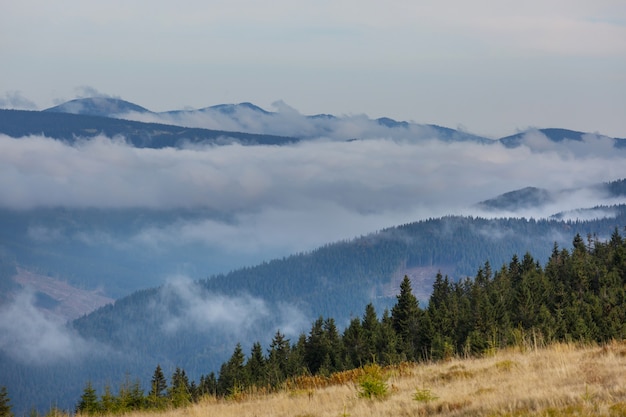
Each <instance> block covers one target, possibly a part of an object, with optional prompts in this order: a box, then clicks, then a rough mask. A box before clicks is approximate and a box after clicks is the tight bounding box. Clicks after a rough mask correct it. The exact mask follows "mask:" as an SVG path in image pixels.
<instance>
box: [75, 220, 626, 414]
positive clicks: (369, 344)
mask: <svg viewBox="0 0 626 417" xmlns="http://www.w3.org/2000/svg"><path fill="white" fill-rule="evenodd" d="M625 337H626V240H624V238H623V237H622V235H621V234H620V233H619V231H618V229H617V228H616V229H615V230H614V232H613V234H612V235H611V237H610V239H609V240H608V241H606V242H603V241H600V240H598V239H591V238H589V239H587V240H585V239H583V238H582V237H581V236H580V235H576V236H575V237H574V239H573V244H572V249H571V250H568V249H565V248H559V247H558V246H557V245H554V246H553V248H552V252H551V255H550V258H549V260H548V261H547V262H546V263H545V266H542V265H541V264H540V262H538V261H537V260H535V259H534V258H533V256H532V255H531V254H530V253H526V254H525V255H523V257H522V258H521V259H520V258H519V257H518V256H517V255H514V256H513V257H512V258H511V259H510V261H509V262H508V264H505V265H502V267H500V268H498V269H495V270H494V269H493V268H492V267H491V265H490V264H489V262H485V264H484V265H483V266H482V267H481V268H479V269H478V272H477V273H476V275H475V276H474V278H473V279H470V278H467V279H464V280H461V281H458V282H453V281H451V280H450V279H449V277H447V276H445V277H444V276H442V275H441V274H437V277H436V279H435V282H434V285H433V291H432V295H431V296H430V299H429V302H428V304H427V305H425V306H424V307H420V305H419V303H418V301H417V299H416V298H415V296H414V294H413V292H412V287H411V282H410V280H409V279H408V277H405V278H404V279H403V281H402V283H401V287H400V293H399V294H398V296H397V297H396V302H395V304H394V305H393V307H392V308H391V310H385V311H384V313H383V314H382V316H380V315H379V314H377V312H376V310H375V308H374V306H373V305H372V304H368V305H367V306H366V307H365V311H364V313H363V315H362V317H354V318H353V319H352V320H351V321H350V324H349V325H348V326H347V327H346V328H345V329H344V330H343V331H341V330H340V329H339V328H338V326H337V324H336V321H335V320H334V319H333V318H324V317H321V316H320V317H319V318H318V319H317V320H315V322H314V323H313V325H312V326H311V328H310V330H309V332H308V333H302V334H300V336H299V337H298V338H297V339H294V340H289V339H287V338H285V335H284V334H282V333H280V332H276V333H275V335H274V337H273V338H272V340H271V343H269V349H268V350H267V354H265V353H264V349H263V348H262V345H261V343H259V342H257V343H255V344H254V345H253V346H252V348H251V350H250V354H249V355H248V356H247V357H246V355H245V353H244V351H243V350H242V346H241V344H237V345H236V346H235V348H234V351H233V353H232V355H231V357H230V359H228V361H226V362H224V363H223V364H222V365H221V367H220V370H219V373H218V374H215V373H214V372H210V373H208V374H206V375H203V376H202V377H200V379H199V382H195V381H193V380H190V379H189V377H188V376H187V373H186V372H185V370H184V369H182V368H180V367H177V368H176V370H175V371H174V373H173V374H172V377H171V386H170V387H169V388H168V386H167V383H166V379H165V377H164V374H163V371H162V369H161V367H160V366H158V365H157V367H156V369H155V371H154V373H153V376H152V383H151V385H150V389H149V391H148V393H147V395H144V394H143V390H142V389H141V387H140V385H139V383H134V385H133V384H130V385H129V384H128V383H126V385H122V387H126V388H125V389H123V390H122V391H121V393H120V397H117V398H116V397H115V396H113V398H111V395H110V394H109V397H107V398H108V402H107V403H106V404H105V403H103V402H102V401H99V400H98V398H97V397H96V396H95V389H94V388H93V386H92V385H91V383H87V385H86V388H85V389H84V392H83V396H82V397H81V400H80V402H77V404H78V409H79V410H81V411H83V412H86V413H88V414H92V413H97V412H100V411H105V412H109V413H111V412H113V413H121V412H125V411H128V410H129V409H143V408H162V407H165V406H167V405H170V406H174V407H178V406H183V405H186V404H189V403H191V402H193V401H197V400H198V399H199V398H201V397H202V396H204V395H215V396H220V397H224V396H236V395H240V394H241V393H243V392H246V391H247V390H249V389H251V388H253V387H255V388H256V390H274V389H280V388H282V387H283V384H285V383H286V382H288V381H289V384H291V385H292V386H298V384H299V383H305V381H307V379H306V377H309V376H314V377H319V379H318V381H320V382H319V383H322V381H324V379H325V378H327V377H329V376H330V375H331V374H333V373H337V372H342V371H346V370H351V369H356V368H359V367H363V366H366V365H368V364H378V365H393V364H399V363H400V362H402V361H407V360H408V361H418V362H421V361H432V360H441V359H446V358H451V357H452V356H465V357H470V356H481V355H484V354H488V353H493V352H494V351H495V350H497V349H502V348H505V347H507V346H512V345H514V346H520V347H523V346H545V345H546V344H551V343H555V342H563V341H577V342H600V343H601V342H607V341H610V340H613V339H617V340H621V339H624V338H625ZM266 343H267V342H266ZM302 377H305V378H304V379H302ZM299 381H300V382H299ZM133 387H134V388H133ZM108 389H109V390H110V387H109V388H108ZM107 392H109V393H110V391H107ZM124 397H125V398H124ZM123 404H127V406H126V407H124V405H123Z"/></svg>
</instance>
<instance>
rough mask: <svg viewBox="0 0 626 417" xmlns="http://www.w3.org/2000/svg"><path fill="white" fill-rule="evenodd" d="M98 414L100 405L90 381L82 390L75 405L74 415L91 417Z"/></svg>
mask: <svg viewBox="0 0 626 417" xmlns="http://www.w3.org/2000/svg"><path fill="white" fill-rule="evenodd" d="M98 412H100V404H99V402H98V396H97V394H96V390H95V388H94V387H93V385H92V384H91V381H87V384H86V385H85V388H84V389H83V394H82V395H81V396H80V401H79V402H78V404H77V405H76V413H81V414H89V415H91V414H96V413H98Z"/></svg>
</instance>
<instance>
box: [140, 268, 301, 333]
mask: <svg viewBox="0 0 626 417" xmlns="http://www.w3.org/2000/svg"><path fill="white" fill-rule="evenodd" d="M151 309H152V310H153V311H155V314H158V315H159V317H162V329H163V331H165V332H166V333H170V334H171V333H175V332H177V331H179V330H190V329H192V330H194V331H196V332H219V333H220V334H221V335H222V336H223V337H226V338H229V339H232V340H242V339H245V340H249V339H250V334H254V335H256V334H257V333H259V332H260V331H261V329H267V328H270V331H272V330H274V329H280V330H281V332H282V333H284V334H286V335H288V336H294V337H295V336H297V335H298V334H299V333H300V332H302V331H304V330H305V329H306V326H307V325H308V324H309V321H310V319H309V318H308V317H306V316H305V314H304V313H303V312H301V311H300V310H299V309H298V308H297V307H296V306H294V305H291V304H288V303H277V304H272V303H268V302H267V301H265V300H263V299H261V298H258V297H254V296H251V295H248V294H243V295H238V296H227V295H223V294H215V293H210V292H208V291H206V290H205V289H204V288H203V287H202V286H201V285H200V284H199V283H197V282H194V281H192V280H191V279H189V278H187V277H185V276H175V277H171V278H170V279H169V280H168V281H167V283H166V284H165V285H164V286H163V287H162V288H161V290H160V292H159V298H158V300H157V301H156V302H155V303H153V304H152V306H151ZM261 333H262V332H261Z"/></svg>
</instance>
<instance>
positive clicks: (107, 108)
mask: <svg viewBox="0 0 626 417" xmlns="http://www.w3.org/2000/svg"><path fill="white" fill-rule="evenodd" d="M44 111H46V112H53V113H70V114H83V115H89V116H102V117H114V116H115V115H120V114H125V113H129V112H138V113H148V112H150V110H148V109H146V108H144V107H141V106H139V105H137V104H134V103H131V102H128V101H125V100H121V99H117V98H109V97H90V98H81V99H75V100H70V101H68V102H65V103H62V104H59V105H58V106H54V107H50V108H49V109H46V110H44Z"/></svg>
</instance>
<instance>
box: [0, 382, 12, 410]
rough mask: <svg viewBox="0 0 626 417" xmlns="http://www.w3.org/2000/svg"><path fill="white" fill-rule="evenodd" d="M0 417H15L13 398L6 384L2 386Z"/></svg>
mask: <svg viewBox="0 0 626 417" xmlns="http://www.w3.org/2000/svg"><path fill="white" fill-rule="evenodd" d="M0 417H13V412H12V411H11V399H10V398H9V393H8V392H7V387H5V386H2V387H0Z"/></svg>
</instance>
